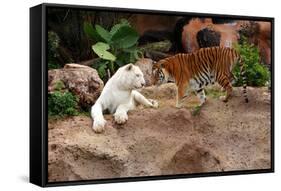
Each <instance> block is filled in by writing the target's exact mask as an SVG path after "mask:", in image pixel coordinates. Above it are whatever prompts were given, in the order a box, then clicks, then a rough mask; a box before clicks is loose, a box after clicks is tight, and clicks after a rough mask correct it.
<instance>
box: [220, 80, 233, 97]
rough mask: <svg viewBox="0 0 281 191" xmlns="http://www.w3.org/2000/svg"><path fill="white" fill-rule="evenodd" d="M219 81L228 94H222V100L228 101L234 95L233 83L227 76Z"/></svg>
mask: <svg viewBox="0 0 281 191" xmlns="http://www.w3.org/2000/svg"><path fill="white" fill-rule="evenodd" d="M218 83H219V84H220V85H221V86H222V87H223V88H224V89H225V91H226V95H225V96H220V100H222V101H223V102H227V101H228V100H229V98H230V97H231V95H232V85H231V82H230V80H229V78H228V77H227V76H224V77H223V78H222V79H221V80H219V81H218Z"/></svg>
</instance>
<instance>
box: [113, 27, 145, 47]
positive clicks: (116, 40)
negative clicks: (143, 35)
mask: <svg viewBox="0 0 281 191" xmlns="http://www.w3.org/2000/svg"><path fill="white" fill-rule="evenodd" d="M138 39H139V35H138V33H137V32H136V31H135V30H134V29H133V28H132V27H130V26H122V27H120V28H119V29H118V30H117V31H116V32H115V33H114V35H113V36H112V38H111V41H112V43H113V45H114V46H115V47H117V48H129V47H132V46H134V45H135V44H136V43H137V41H138Z"/></svg>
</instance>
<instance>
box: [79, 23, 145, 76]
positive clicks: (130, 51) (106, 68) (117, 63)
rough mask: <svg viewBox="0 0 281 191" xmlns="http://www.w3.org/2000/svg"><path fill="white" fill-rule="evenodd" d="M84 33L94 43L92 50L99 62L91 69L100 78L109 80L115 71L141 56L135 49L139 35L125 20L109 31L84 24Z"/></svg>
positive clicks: (98, 26)
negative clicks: (94, 70)
mask: <svg viewBox="0 0 281 191" xmlns="http://www.w3.org/2000/svg"><path fill="white" fill-rule="evenodd" d="M84 31H85V33H86V34H87V36H88V37H90V38H91V39H93V40H94V41H95V42H96V43H95V44H94V45H92V49H93V51H94V52H95V53H96V54H97V55H98V57H99V58H100V60H99V61H98V62H97V64H94V66H93V67H94V68H96V69H97V70H98V73H99V75H100V77H101V78H104V77H105V76H106V75H107V77H108V78H109V77H110V75H111V74H113V73H114V72H115V71H116V69H118V68H119V67H121V66H123V65H125V64H127V63H133V62H135V61H136V60H138V59H139V58H140V57H141V56H142V52H141V51H140V49H139V48H138V47H137V41H138V39H139V35H138V33H137V32H136V31H135V29H134V28H132V27H131V25H130V23H129V22H128V21H127V20H121V21H120V23H118V24H116V25H114V26H113V27H112V28H111V29H110V30H106V29H105V28H103V27H102V26H100V25H95V26H94V27H93V26H92V24H90V23H88V22H85V23H84Z"/></svg>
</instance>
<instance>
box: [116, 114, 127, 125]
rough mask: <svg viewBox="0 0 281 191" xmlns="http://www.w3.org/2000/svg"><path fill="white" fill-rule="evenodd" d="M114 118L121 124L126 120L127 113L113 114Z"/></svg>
mask: <svg viewBox="0 0 281 191" xmlns="http://www.w3.org/2000/svg"><path fill="white" fill-rule="evenodd" d="M114 120H115V122H116V123H117V124H119V125H122V124H124V123H126V121H128V115H127V114H114Z"/></svg>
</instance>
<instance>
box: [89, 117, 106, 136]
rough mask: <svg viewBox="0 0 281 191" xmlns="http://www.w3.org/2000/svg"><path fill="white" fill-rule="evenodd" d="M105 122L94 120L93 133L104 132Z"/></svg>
mask: <svg viewBox="0 0 281 191" xmlns="http://www.w3.org/2000/svg"><path fill="white" fill-rule="evenodd" d="M105 123H106V121H105V120H96V121H94V123H93V127H92V128H93V130H94V132H95V133H102V132H104V126H105Z"/></svg>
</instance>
